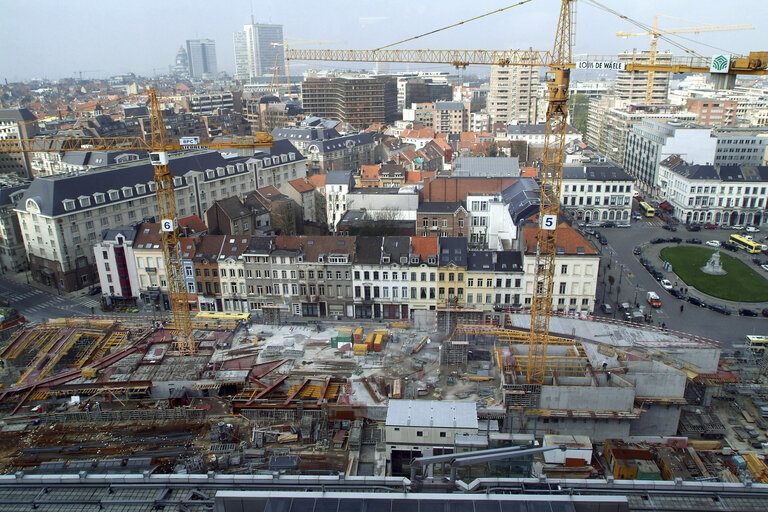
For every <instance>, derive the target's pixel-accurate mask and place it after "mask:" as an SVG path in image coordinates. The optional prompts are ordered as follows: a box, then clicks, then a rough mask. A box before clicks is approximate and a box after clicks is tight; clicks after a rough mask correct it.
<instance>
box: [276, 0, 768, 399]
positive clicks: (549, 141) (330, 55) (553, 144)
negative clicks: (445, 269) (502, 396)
mask: <svg viewBox="0 0 768 512" xmlns="http://www.w3.org/2000/svg"><path fill="white" fill-rule="evenodd" d="M575 4H576V0H561V4H560V12H559V16H558V22H557V29H556V31H555V41H554V45H553V48H552V50H551V51H550V50H438V49H432V50H394V49H389V48H388V47H385V48H381V49H375V50H332V49H325V50H309V49H298V50H295V49H292V50H286V52H285V53H286V59H287V60H317V61H347V62H409V63H431V64H451V65H453V66H455V67H457V68H465V67H467V66H469V65H471V64H481V65H482V64H484V65H496V66H537V67H548V68H549V70H548V71H547V73H546V84H547V90H548V100H549V104H548V107H547V116H546V122H545V131H544V156H543V159H542V169H541V176H540V188H539V201H540V211H539V216H538V220H537V222H538V230H537V231H538V233H537V239H536V247H535V254H536V266H535V284H534V289H533V298H532V303H531V325H530V331H529V336H528V365H527V368H526V379H527V381H528V383H530V384H543V383H544V380H545V377H546V357H547V345H548V343H549V339H550V338H549V322H550V315H551V311H552V288H553V284H554V273H555V255H556V253H557V243H556V242H557V238H556V237H557V226H558V214H559V211H560V185H561V182H562V174H563V160H564V156H565V134H566V126H567V125H566V119H567V114H568V109H567V105H566V103H567V99H568V85H569V79H570V70H571V69H574V68H576V67H577V65H576V63H574V61H573V55H572V47H573V12H574V7H575ZM465 21H468V20H465ZM461 23H464V22H461ZM461 23H457V24H455V25H453V26H456V25H459V24H461ZM433 32H435V31H433ZM585 59H586V60H591V61H594V62H598V63H599V64H600V65H601V66H605V69H616V67H612V66H619V65H621V66H624V64H622V63H619V62H618V59H617V57H616V56H608V57H602V56H601V57H585ZM606 64H607V65H606ZM625 69H626V70H627V71H633V70H634V71H649V70H657V71H671V72H675V73H682V72H697V73H707V72H709V71H710V63H709V59H706V58H704V57H685V58H673V60H672V62H671V63H669V64H665V65H664V66H659V65H653V66H651V65H649V64H647V63H639V62H630V63H628V64H626V67H625ZM722 71H724V72H725V74H726V76H727V77H729V78H731V77H735V75H736V74H749V75H767V74H768V52H751V53H750V54H749V56H748V57H736V58H730V59H729V61H728V63H727V65H726V66H724V69H722ZM725 85H729V82H728V81H727V80H726V82H725Z"/></svg>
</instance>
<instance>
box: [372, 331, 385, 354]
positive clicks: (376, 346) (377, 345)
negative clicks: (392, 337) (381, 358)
mask: <svg viewBox="0 0 768 512" xmlns="http://www.w3.org/2000/svg"><path fill="white" fill-rule="evenodd" d="M382 337H383V336H382V335H381V334H377V335H376V337H374V338H373V351H374V352H381V340H382Z"/></svg>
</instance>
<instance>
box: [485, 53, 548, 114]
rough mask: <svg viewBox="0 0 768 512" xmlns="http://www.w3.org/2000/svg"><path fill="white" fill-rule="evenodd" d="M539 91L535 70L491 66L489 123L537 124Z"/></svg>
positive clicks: (525, 67) (537, 69)
mask: <svg viewBox="0 0 768 512" xmlns="http://www.w3.org/2000/svg"><path fill="white" fill-rule="evenodd" d="M538 89H539V68H538V67H536V66H491V85H490V90H489V92H488V113H489V114H490V115H491V123H495V122H497V121H501V122H504V123H522V124H534V123H536V121H537V109H538V106H539V102H538V101H537V93H538Z"/></svg>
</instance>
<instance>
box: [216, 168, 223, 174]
mask: <svg viewBox="0 0 768 512" xmlns="http://www.w3.org/2000/svg"><path fill="white" fill-rule="evenodd" d="M224 172H225V169H224V168H223V167H217V168H216V176H224Z"/></svg>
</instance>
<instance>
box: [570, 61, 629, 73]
mask: <svg viewBox="0 0 768 512" xmlns="http://www.w3.org/2000/svg"><path fill="white" fill-rule="evenodd" d="M574 64H575V65H576V69H610V70H613V71H624V70H625V69H626V67H627V64H626V63H625V62H609V61H598V60H580V61H578V62H575V63H574Z"/></svg>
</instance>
